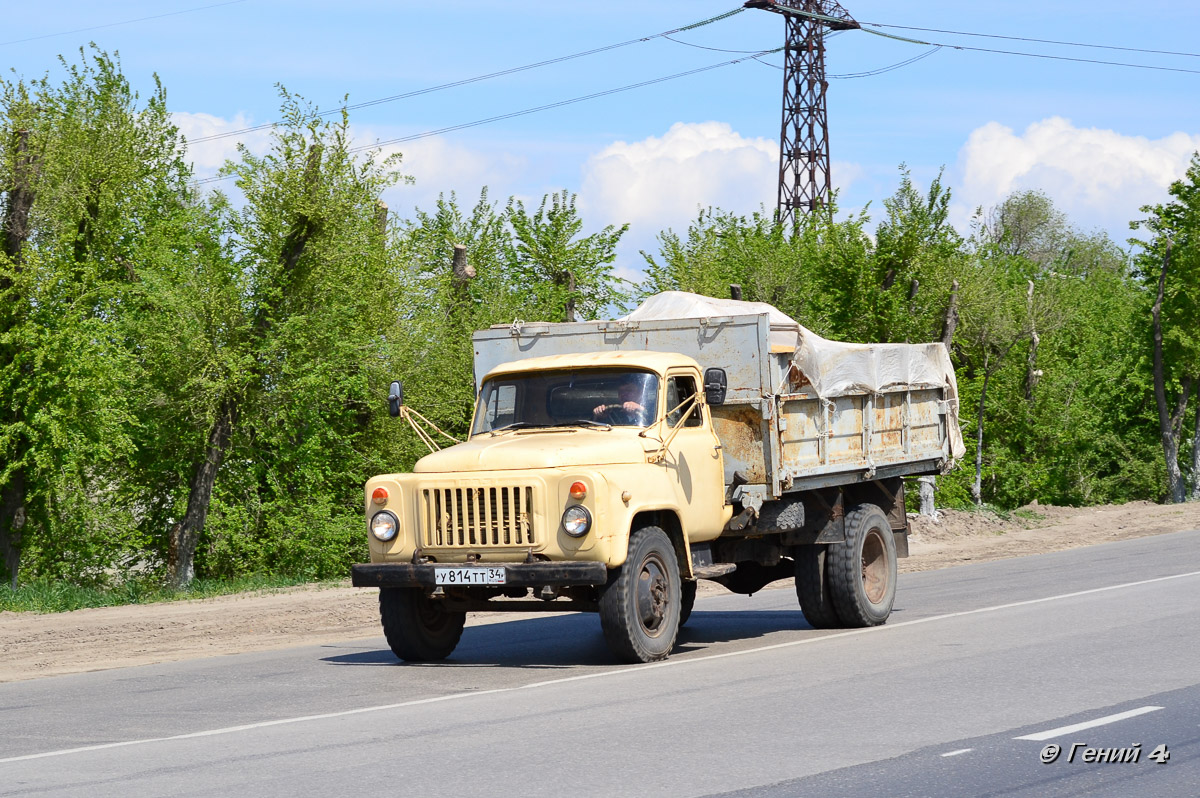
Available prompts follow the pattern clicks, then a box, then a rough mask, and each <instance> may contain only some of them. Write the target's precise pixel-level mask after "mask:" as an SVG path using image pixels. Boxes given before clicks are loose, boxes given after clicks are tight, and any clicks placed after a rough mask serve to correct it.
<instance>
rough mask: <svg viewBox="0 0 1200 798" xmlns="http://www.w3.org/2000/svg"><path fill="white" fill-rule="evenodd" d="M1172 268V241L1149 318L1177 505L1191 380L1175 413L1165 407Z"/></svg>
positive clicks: (1170, 488) (1181, 495)
mask: <svg viewBox="0 0 1200 798" xmlns="http://www.w3.org/2000/svg"><path fill="white" fill-rule="evenodd" d="M1170 268H1171V241H1170V240H1168V241H1167V251H1166V254H1165V255H1163V265H1162V270H1161V271H1160V272H1159V273H1158V296H1157V297H1155V300H1154V307H1153V308H1151V311H1150V316H1151V319H1152V320H1153V323H1154V402H1155V404H1157V405H1158V430H1159V435H1160V436H1161V438H1162V447H1163V458H1164V459H1165V460H1166V466H1167V492H1168V494H1170V497H1171V501H1172V502H1175V503H1177V504H1178V503H1180V502H1182V501H1184V500H1185V499H1186V497H1187V495H1186V486H1185V484H1184V481H1183V474H1181V473H1180V470H1179V434H1180V432H1182V427H1183V414H1184V413H1185V412H1186V411H1187V400H1188V393H1189V391H1190V390H1191V378H1190V377H1189V378H1187V379H1185V380H1184V381H1183V389H1182V390H1181V391H1180V394H1179V401H1178V402H1177V403H1176V406H1175V412H1174V413H1171V411H1170V410H1169V409H1168V408H1167V377H1166V367H1165V365H1164V363H1163V330H1162V304H1163V294H1164V292H1165V288H1166V284H1167V271H1168V270H1169V269H1170Z"/></svg>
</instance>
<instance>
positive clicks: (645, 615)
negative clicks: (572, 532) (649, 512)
mask: <svg viewBox="0 0 1200 798" xmlns="http://www.w3.org/2000/svg"><path fill="white" fill-rule="evenodd" d="M681 582H682V580H681V579H680V577H679V561H678V560H677V559H676V557H675V547H674V546H672V545H671V539H670V538H668V537H667V533H666V532H664V531H662V529H660V528H658V527H656V526H647V527H642V528H641V529H639V530H637V531H636V532H634V533H633V534H632V535H630V536H629V555H628V557H627V558H626V560H625V563H624V565H622V566H620V567H619V568H617V569H616V570H614V571H613V572H612V573H611V574H610V575H609V579H608V584H607V585H605V586H604V591H603V593H601V595H600V627H601V628H602V629H603V630H604V639H605V640H606V641H607V642H608V647H609V648H610V649H612V652H613V653H614V654H616V655H617V656H618V657H620V658H621V659H622V660H624V661H626V662H653V661H655V660H660V659H666V658H667V655H668V654H670V653H671V649H672V648H673V647H674V645H675V636H676V635H677V634H678V633H679V618H680V609H681V606H682V585H681Z"/></svg>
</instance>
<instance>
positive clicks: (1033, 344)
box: [1025, 280, 1042, 402]
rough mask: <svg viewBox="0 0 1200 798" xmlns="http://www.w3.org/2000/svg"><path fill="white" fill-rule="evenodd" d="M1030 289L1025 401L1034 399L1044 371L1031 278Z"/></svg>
mask: <svg viewBox="0 0 1200 798" xmlns="http://www.w3.org/2000/svg"><path fill="white" fill-rule="evenodd" d="M1028 282H1029V291H1028V292H1027V293H1026V294H1025V308H1026V312H1027V313H1028V315H1029V342H1030V343H1029V359H1028V360H1027V361H1026V363H1025V401H1027V402H1032V401H1033V392H1034V389H1036V388H1037V384H1038V380H1039V379H1041V376H1042V372H1041V371H1039V370H1038V367H1037V353H1038V344H1039V343H1041V340H1042V339H1041V338H1039V337H1038V334H1037V320H1036V318H1035V317H1034V314H1033V280H1029V281H1028Z"/></svg>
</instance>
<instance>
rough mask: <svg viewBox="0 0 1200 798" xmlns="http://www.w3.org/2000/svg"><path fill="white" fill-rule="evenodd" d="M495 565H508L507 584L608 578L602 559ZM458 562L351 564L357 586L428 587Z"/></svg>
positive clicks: (554, 584)
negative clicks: (442, 570) (438, 570)
mask: <svg viewBox="0 0 1200 798" xmlns="http://www.w3.org/2000/svg"><path fill="white" fill-rule="evenodd" d="M486 565H487V566H490V567H492V568H496V567H501V566H502V567H503V568H504V586H505V587H545V586H547V585H549V586H552V587H566V586H569V585H603V584H604V583H605V582H607V581H608V568H606V567H605V565H604V563H602V562H534V563H487V564H486ZM448 566H453V567H456V568H460V567H462V565H461V564H458V563H440V564H434V563H430V564H428V565H413V564H411V563H359V564H356V565H352V566H351V567H350V584H352V585H354V587H426V588H432V587H435V586H436V583H435V581H434V569H436V568H445V567H448Z"/></svg>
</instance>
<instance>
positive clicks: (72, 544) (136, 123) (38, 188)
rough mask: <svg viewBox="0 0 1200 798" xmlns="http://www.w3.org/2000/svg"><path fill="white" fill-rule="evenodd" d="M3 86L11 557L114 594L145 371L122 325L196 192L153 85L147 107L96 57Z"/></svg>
mask: <svg viewBox="0 0 1200 798" xmlns="http://www.w3.org/2000/svg"><path fill="white" fill-rule="evenodd" d="M62 65H63V69H64V72H65V73H66V76H65V78H64V79H63V80H62V82H61V83H56V82H54V81H52V80H51V79H50V78H49V76H46V77H43V78H40V79H37V80H32V81H24V80H15V81H6V82H3V83H2V84H0V97H2V100H0V187H3V195H2V196H3V202H2V205H3V207H2V211H3V213H2V218H3V233H2V237H3V247H2V248H0V249H2V253H3V254H0V395H2V396H3V397H4V403H3V407H2V408H0V463H2V464H3V465H2V466H0V494H2V499H0V508H2V509H0V549H3V550H4V554H5V557H4V559H5V569H6V570H7V571H8V575H9V577H10V579H11V580H12V582H13V583H14V584H15V581H16V578H17V576H18V572H19V571H20V570H21V568H22V567H23V566H21V565H20V563H19V560H20V553H21V552H22V551H23V553H24V554H25V555H27V557H26V559H27V562H28V563H29V567H30V569H31V570H33V571H36V572H39V573H44V574H49V575H58V576H64V577H70V578H72V579H74V580H76V581H83V580H91V581H103V580H104V579H105V578H106V575H107V574H108V573H109V572H111V570H112V567H113V566H114V564H116V563H119V562H121V561H123V560H126V559H129V558H136V555H137V552H138V551H139V550H140V547H141V541H140V540H139V539H138V538H137V535H136V530H135V527H136V523H135V520H134V515H135V513H136V509H135V508H132V507H130V506H128V505H125V504H123V503H121V502H119V501H114V497H115V496H116V495H117V494H118V493H119V489H120V485H119V481H118V479H117V474H118V472H119V469H120V467H121V466H122V464H123V463H124V462H125V461H126V460H127V458H128V457H129V456H130V454H131V452H132V443H131V437H130V430H131V428H132V426H133V404H132V401H131V395H132V391H133V387H134V385H135V383H136V379H137V374H138V371H139V369H138V363H137V362H136V360H135V359H134V358H133V357H132V356H131V354H130V352H129V349H128V347H127V346H126V341H125V340H124V328H123V326H122V325H123V321H124V318H125V316H126V315H127V313H128V311H129V307H130V304H129V301H130V297H131V294H132V293H133V292H134V290H135V286H136V285H137V283H138V281H139V280H140V270H141V268H142V266H143V264H144V263H145V262H146V261H147V259H149V258H151V257H153V255H154V251H153V247H152V246H150V242H151V241H152V240H153V239H154V238H155V235H156V234H155V231H156V230H157V229H158V227H159V225H160V222H161V220H162V218H163V217H164V216H166V215H169V213H170V211H169V210H168V209H169V208H170V207H173V206H176V205H178V203H179V202H180V197H181V196H183V195H185V194H186V192H187V189H186V185H187V179H188V177H189V174H188V170H187V168H186V166H185V165H184V164H183V162H182V160H181V158H180V146H179V138H178V134H177V132H176V130H175V128H174V127H173V126H172V124H171V121H170V117H169V115H168V113H167V110H166V96H165V92H164V90H163V89H162V87H161V85H158V84H157V83H156V88H155V91H154V92H153V94H152V95H151V96H150V97H149V98H148V100H147V101H145V103H142V102H141V101H140V99H139V97H138V95H137V94H136V93H135V92H134V91H133V90H132V89H131V88H130V86H129V83H128V81H127V80H126V79H125V77H124V76H123V75H122V73H121V68H120V63H119V61H117V59H116V58H115V57H110V56H109V55H108V54H106V53H104V52H103V51H101V50H98V49H93V50H92V51H91V52H90V53H83V52H81V60H80V63H78V64H71V63H68V62H67V61H65V60H63V61H62Z"/></svg>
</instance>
